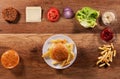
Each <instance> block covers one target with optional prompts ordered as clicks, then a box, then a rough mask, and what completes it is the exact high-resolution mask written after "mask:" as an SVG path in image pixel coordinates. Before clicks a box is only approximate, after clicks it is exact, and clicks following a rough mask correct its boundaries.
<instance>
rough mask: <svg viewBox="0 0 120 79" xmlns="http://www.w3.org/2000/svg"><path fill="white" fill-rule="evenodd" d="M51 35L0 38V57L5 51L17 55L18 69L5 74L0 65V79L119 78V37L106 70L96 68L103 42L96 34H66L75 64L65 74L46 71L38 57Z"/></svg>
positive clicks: (43, 63) (8, 35)
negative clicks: (75, 51) (71, 42)
mask: <svg viewBox="0 0 120 79" xmlns="http://www.w3.org/2000/svg"><path fill="white" fill-rule="evenodd" d="M51 35H52V34H16V35H15V34H1V35H0V56H1V55H2V53H3V52H5V51H6V50H8V49H14V50H16V51H17V52H18V53H19V55H20V63H19V65H18V66H17V67H16V68H14V69H12V70H7V69H5V68H3V67H2V65H1V64H0V79H10V78H11V79H48V78H49V79H73V78H74V79H119V78H120V62H119V59H120V52H119V51H120V49H119V46H120V42H119V41H120V34H117V39H116V41H115V42H114V45H115V48H116V50H117V56H116V57H115V58H114V59H113V62H112V63H111V66H110V67H108V68H98V67H97V66H96V65H95V63H96V61H97V57H98V56H99V50H98V46H101V45H102V44H103V42H102V41H101V40H100V39H99V34H67V35H68V36H69V37H71V38H72V39H73V40H74V41H75V43H76V45H77V49H78V56H77V59H76V61H75V62H74V64H73V65H72V66H71V67H69V68H67V69H64V70H56V69H53V68H51V67H49V66H48V65H47V64H46V63H45V62H44V60H43V58H42V57H41V55H42V54H41V53H42V46H43V44H44V42H45V40H46V39H48V38H49V37H50V36H51Z"/></svg>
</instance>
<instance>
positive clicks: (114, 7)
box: [0, 0, 120, 34]
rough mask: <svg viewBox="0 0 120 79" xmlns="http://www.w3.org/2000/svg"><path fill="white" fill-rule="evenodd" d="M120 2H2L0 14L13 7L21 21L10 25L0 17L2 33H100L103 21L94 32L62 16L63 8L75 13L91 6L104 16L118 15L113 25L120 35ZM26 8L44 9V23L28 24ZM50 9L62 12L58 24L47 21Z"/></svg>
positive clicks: (37, 0) (0, 31)
mask: <svg viewBox="0 0 120 79" xmlns="http://www.w3.org/2000/svg"><path fill="white" fill-rule="evenodd" d="M119 4H120V1H119V0H102V1H101V0H97V1H96V0H89V1H88V0H19V1H17V0H0V13H1V11H2V10H3V9H4V8H7V7H9V6H12V7H14V8H16V9H17V10H18V11H19V13H20V15H21V16H20V20H19V22H18V23H17V24H9V23H7V22H6V21H4V19H3V18H2V15H0V33H42V34H43V33H71V34H73V33H86V32H87V33H99V32H100V30H101V26H104V25H103V24H102V23H101V19H100V18H99V19H98V26H97V27H96V28H94V29H92V30H88V29H84V28H83V27H81V26H80V24H79V23H78V22H77V21H76V19H75V18H73V19H65V18H64V17H63V16H62V13H63V8H65V7H67V6H69V7H71V8H72V9H73V11H74V12H76V11H77V10H79V9H81V8H82V7H85V6H89V7H91V8H93V9H96V10H98V11H100V13H101V14H102V13H103V12H105V11H109V10H110V11H113V12H115V13H116V16H117V22H116V23H115V24H114V25H111V27H112V28H114V29H115V30H116V31H117V32H118V33H120V30H119V29H120V27H119V26H120V19H119V18H120V14H119V13H120V9H119V8H120V5H119ZM26 6H41V7H42V9H43V14H42V15H43V17H42V22H40V23H26V22H25V16H26V15H25V8H26ZM50 7H56V8H58V9H59V10H60V13H61V17H60V19H59V21H58V22H55V23H53V22H49V21H48V20H47V19H46V14H47V11H48V9H49V8H50Z"/></svg>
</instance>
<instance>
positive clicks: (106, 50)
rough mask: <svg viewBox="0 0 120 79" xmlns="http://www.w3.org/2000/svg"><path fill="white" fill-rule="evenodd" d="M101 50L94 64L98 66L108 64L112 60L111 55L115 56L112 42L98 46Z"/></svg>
mask: <svg viewBox="0 0 120 79" xmlns="http://www.w3.org/2000/svg"><path fill="white" fill-rule="evenodd" d="M99 49H100V50H102V52H101V53H100V54H101V56H99V57H98V61H97V63H96V65H98V66H99V67H104V66H106V65H107V66H110V62H112V61H113V57H115V56H116V50H115V49H114V46H113V43H111V44H109V45H103V46H101V47H99Z"/></svg>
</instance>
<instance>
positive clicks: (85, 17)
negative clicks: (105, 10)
mask: <svg viewBox="0 0 120 79" xmlns="http://www.w3.org/2000/svg"><path fill="white" fill-rule="evenodd" d="M99 14H100V13H99V11H97V10H94V9H92V8H90V7H83V8H82V9H81V10H78V11H77V12H76V15H75V17H76V19H77V20H78V21H79V22H80V24H81V25H82V26H83V27H85V28H94V27H95V26H96V25H97V23H96V19H97V18H98V17H99Z"/></svg>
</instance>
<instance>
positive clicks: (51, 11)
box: [47, 8, 60, 22]
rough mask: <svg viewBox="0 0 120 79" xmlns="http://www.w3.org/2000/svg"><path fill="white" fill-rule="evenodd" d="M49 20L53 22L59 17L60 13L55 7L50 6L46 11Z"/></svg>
mask: <svg viewBox="0 0 120 79" xmlns="http://www.w3.org/2000/svg"><path fill="white" fill-rule="evenodd" d="M47 18H48V20H49V21H52V22H55V21H57V20H58V19H59V18H60V13H59V11H58V9H57V8H50V9H49V10H48V13H47Z"/></svg>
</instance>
